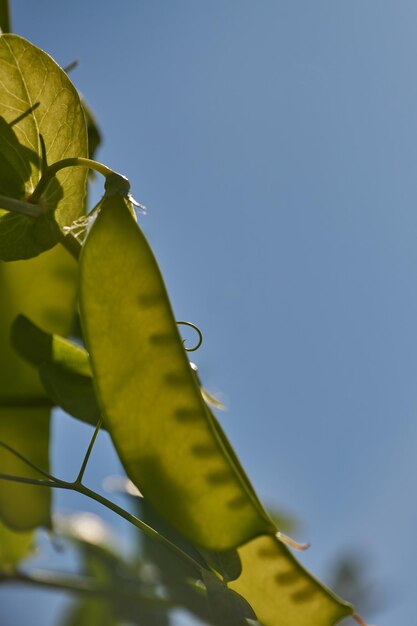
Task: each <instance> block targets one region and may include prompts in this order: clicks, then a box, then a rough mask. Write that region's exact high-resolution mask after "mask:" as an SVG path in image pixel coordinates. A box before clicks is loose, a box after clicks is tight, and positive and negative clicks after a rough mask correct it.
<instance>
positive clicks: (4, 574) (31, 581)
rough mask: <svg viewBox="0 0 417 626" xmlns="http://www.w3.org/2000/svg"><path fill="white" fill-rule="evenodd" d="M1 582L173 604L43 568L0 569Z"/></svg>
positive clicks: (138, 601)
mask: <svg viewBox="0 0 417 626" xmlns="http://www.w3.org/2000/svg"><path fill="white" fill-rule="evenodd" d="M0 583H3V584H4V583H18V584H23V585H29V586H33V587H42V588H46V589H56V590H59V591H67V592H69V593H77V594H79V593H82V594H86V595H93V596H98V597H103V598H109V597H110V598H112V597H114V599H115V600H120V599H121V598H122V599H123V600H128V601H136V602H137V603H138V604H141V605H143V606H145V605H146V607H147V608H151V607H152V606H156V607H161V608H162V607H164V608H170V607H171V606H172V602H170V601H169V600H163V599H161V598H155V600H154V599H153V598H150V597H149V596H147V597H143V596H139V595H138V593H137V592H132V591H130V590H128V589H125V588H122V587H117V588H115V587H114V586H107V585H97V583H96V582H95V580H94V579H90V578H86V577H82V576H71V575H62V574H57V573H56V572H47V571H42V570H38V571H32V572H30V573H26V572H21V571H19V570H14V571H10V572H9V571H7V570H6V571H1V570H0Z"/></svg>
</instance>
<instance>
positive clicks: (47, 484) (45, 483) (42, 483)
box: [0, 474, 56, 487]
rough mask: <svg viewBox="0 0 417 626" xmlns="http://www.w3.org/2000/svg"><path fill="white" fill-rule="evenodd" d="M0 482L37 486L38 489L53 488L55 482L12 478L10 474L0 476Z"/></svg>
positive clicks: (21, 477)
mask: <svg viewBox="0 0 417 626" xmlns="http://www.w3.org/2000/svg"><path fill="white" fill-rule="evenodd" d="M0 480H10V481H12V482H14V483H23V484H26V485H37V486H38V487H55V486H56V484H55V482H52V481H51V480H42V479H41V478H25V477H24V476H12V475H11V474H0Z"/></svg>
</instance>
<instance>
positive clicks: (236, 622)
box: [203, 570, 256, 626]
mask: <svg viewBox="0 0 417 626" xmlns="http://www.w3.org/2000/svg"><path fill="white" fill-rule="evenodd" d="M203 582H204V585H205V587H206V590H207V598H208V601H209V603H210V608H211V611H212V614H213V618H214V620H215V622H216V624H218V626H245V624H248V623H250V622H248V621H247V620H251V621H255V623H256V615H255V613H254V611H253V609H252V607H251V606H250V604H249V603H248V602H247V601H246V600H245V599H244V598H242V596H240V595H239V594H238V593H236V592H235V591H233V590H232V589H229V588H228V587H227V586H226V585H225V584H224V583H222V582H221V581H220V580H219V579H218V578H217V576H215V575H214V574H213V573H212V572H209V571H207V570H204V571H203Z"/></svg>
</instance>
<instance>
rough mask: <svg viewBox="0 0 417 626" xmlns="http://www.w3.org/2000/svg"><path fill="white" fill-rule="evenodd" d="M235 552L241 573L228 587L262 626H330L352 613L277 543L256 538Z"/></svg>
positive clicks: (349, 606)
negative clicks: (241, 569) (248, 607)
mask: <svg viewBox="0 0 417 626" xmlns="http://www.w3.org/2000/svg"><path fill="white" fill-rule="evenodd" d="M238 551H239V555H240V558H241V561H242V565H243V571H242V574H241V576H240V577H239V578H238V579H237V580H235V581H233V582H231V583H230V585H229V586H230V587H231V588H232V589H234V590H235V591H237V592H238V593H240V594H241V595H242V596H243V597H244V598H246V600H247V601H248V602H250V604H251V606H252V607H253V609H254V610H255V612H256V614H257V616H258V619H259V620H260V622H261V623H262V624H263V626H299V625H300V624H306V625H307V624H308V626H333V624H336V623H337V622H338V621H339V620H341V619H342V618H343V617H346V616H348V615H351V614H352V613H353V608H352V606H351V605H350V604H347V603H346V602H343V601H342V600H341V599H340V598H338V597H337V596H335V595H334V594H333V593H332V592H331V591H330V590H329V589H327V588H326V587H325V586H324V585H322V584H321V583H319V582H318V581H317V580H316V579H315V578H313V576H311V574H310V573H309V572H307V571H306V570H305V569H304V568H303V567H302V566H301V565H300V564H299V563H298V561H297V560H296V559H295V558H294V556H293V555H292V553H291V552H290V551H289V550H288V548H287V547H286V546H284V545H283V544H282V543H281V542H279V541H278V540H277V539H275V538H273V537H265V536H264V537H258V538H256V539H254V540H252V541H251V542H250V543H248V544H246V545H244V546H241V547H240V548H239V550H238Z"/></svg>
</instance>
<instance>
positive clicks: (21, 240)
mask: <svg viewBox="0 0 417 626" xmlns="http://www.w3.org/2000/svg"><path fill="white" fill-rule="evenodd" d="M0 205H1V203H0ZM59 238H60V230H59V226H58V224H57V223H56V222H55V220H54V219H53V217H51V216H50V215H49V214H47V215H40V216H39V217H29V216H28V215H19V214H17V213H10V212H9V211H2V210H1V209H0V259H1V260H2V261H19V259H31V258H32V257H34V256H38V254H41V252H45V251H46V250H49V249H50V248H53V247H54V246H55V245H56V244H57V243H58V242H59Z"/></svg>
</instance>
